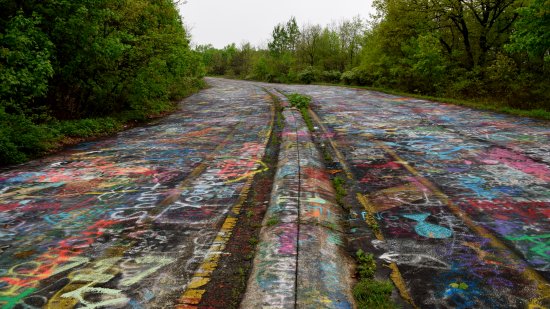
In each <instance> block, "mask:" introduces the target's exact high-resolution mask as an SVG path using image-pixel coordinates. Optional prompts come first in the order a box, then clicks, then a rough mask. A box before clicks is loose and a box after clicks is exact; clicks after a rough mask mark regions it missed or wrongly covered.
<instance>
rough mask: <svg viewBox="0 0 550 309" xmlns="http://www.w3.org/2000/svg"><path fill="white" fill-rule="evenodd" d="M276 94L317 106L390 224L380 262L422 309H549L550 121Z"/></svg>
mask: <svg viewBox="0 0 550 309" xmlns="http://www.w3.org/2000/svg"><path fill="white" fill-rule="evenodd" d="M275 87H276V88H278V89H281V90H282V91H286V92H297V93H303V94H307V95H310V96H312V97H313V100H314V104H313V106H312V111H313V114H312V116H313V118H316V117H317V118H318V121H319V124H318V125H319V126H320V132H319V134H318V135H319V139H320V140H321V141H322V142H326V143H327V144H328V143H332V144H333V145H334V146H335V148H336V149H337V150H338V152H339V154H340V155H341V159H342V160H343V161H344V167H347V168H348V170H349V172H350V174H352V175H350V176H351V178H353V180H354V184H355V186H356V192H357V193H358V194H359V196H358V199H359V200H360V201H361V202H362V203H363V204H364V206H365V208H366V210H365V212H371V213H372V214H373V215H374V216H375V217H376V219H377V220H378V224H379V225H380V228H381V233H379V235H378V239H376V240H373V245H374V247H376V248H377V249H379V252H380V253H379V255H378V257H379V258H380V259H382V260H385V261H386V262H388V263H389V262H393V263H395V264H397V266H398V267H399V270H400V275H401V277H402V279H403V281H402V282H403V283H404V285H405V286H402V287H401V289H402V290H403V291H402V292H403V294H409V295H406V296H410V297H412V299H413V301H414V304H415V305H416V306H419V307H422V308H448V307H450V308H511V307H514V308H515V307H518V308H522V307H527V306H530V308H548V307H549V306H550V298H549V297H550V286H549V285H548V280H550V220H549V219H550V123H549V122H543V121H536V120H532V119H528V118H521V117H512V116H507V115H502V114H496V113H491V112H483V111H478V110H473V109H469V108H464V107H459V106H454V105H449V104H440V103H433V102H428V101H424V100H418V99H412V98H404V97H399V96H394V95H388V94H383V93H379V92H370V91H364V90H356V89H346V88H337V87H325V86H275ZM323 128H324V130H323ZM365 212H363V213H362V215H363V217H364V216H365Z"/></svg>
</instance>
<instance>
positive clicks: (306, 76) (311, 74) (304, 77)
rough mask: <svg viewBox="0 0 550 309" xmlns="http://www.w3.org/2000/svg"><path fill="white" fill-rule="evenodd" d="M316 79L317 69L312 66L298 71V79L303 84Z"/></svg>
mask: <svg viewBox="0 0 550 309" xmlns="http://www.w3.org/2000/svg"><path fill="white" fill-rule="evenodd" d="M316 80H317V71H316V70H315V69H314V68H313V67H308V68H306V69H304V70H303V71H301V72H300V73H298V81H300V82H301V83H304V84H311V83H312V82H314V81H316Z"/></svg>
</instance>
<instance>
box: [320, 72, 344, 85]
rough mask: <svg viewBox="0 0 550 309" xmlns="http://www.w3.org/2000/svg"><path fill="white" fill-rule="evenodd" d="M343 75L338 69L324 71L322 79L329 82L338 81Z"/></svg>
mask: <svg viewBox="0 0 550 309" xmlns="http://www.w3.org/2000/svg"><path fill="white" fill-rule="evenodd" d="M341 77H342V73H340V72H338V71H323V73H321V80H322V81H324V82H327V83H338V82H340V78H341Z"/></svg>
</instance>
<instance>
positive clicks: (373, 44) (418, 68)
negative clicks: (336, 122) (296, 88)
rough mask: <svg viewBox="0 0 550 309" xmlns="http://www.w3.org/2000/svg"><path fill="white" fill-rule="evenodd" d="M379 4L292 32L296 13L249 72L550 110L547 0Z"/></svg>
mask: <svg viewBox="0 0 550 309" xmlns="http://www.w3.org/2000/svg"><path fill="white" fill-rule="evenodd" d="M524 5H527V6H526V7H524ZM374 7H375V8H376V10H377V12H376V14H375V15H374V16H373V17H374V19H373V20H372V21H371V22H370V23H369V24H368V27H367V24H366V23H365V22H364V21H362V20H361V18H359V17H355V18H353V19H351V20H343V21H342V22H340V23H338V24H332V25H330V26H325V27H323V26H321V25H303V26H302V27H301V29H300V31H295V30H294V31H293V33H294V34H295V36H293V38H292V40H290V39H289V29H290V28H293V29H297V26H296V21H295V20H294V19H292V20H291V22H289V23H287V24H279V25H277V26H276V27H275V28H274V29H273V33H272V37H271V40H270V44H269V49H267V50H261V49H258V50H253V51H252V53H251V54H252V56H250V57H247V58H246V60H244V61H245V62H247V61H248V62H250V63H249V65H247V66H243V67H244V69H243V70H248V72H247V73H246V74H244V75H243V74H240V77H242V76H245V77H246V78H249V79H255V80H262V81H268V82H285V83H304V84H309V83H314V82H328V83H338V82H342V83H344V84H348V85H366V86H370V87H377V88H386V89H393V90H398V91H404V92H407V93H415V94H425V95H432V96H444V97H450V98H457V99H475V100H481V101H491V102H492V103H494V104H495V105H499V106H500V107H501V108H515V109H540V110H547V111H548V110H550V104H549V103H548V102H550V84H549V83H548V82H547V81H548V80H549V79H550V76H549V74H550V70H549V68H550V66H549V63H550V60H549V59H550V28H549V27H550V26H549V25H550V17H549V16H550V13H549V12H550V9H549V2H548V1H547V0H531V1H530V2H528V3H526V2H522V1H519V0H473V1H460V0H449V1H443V2H441V1H439V2H438V1H435V2H434V1H427V0H421V1H413V2H411V1H406V0H376V1H375V2H374ZM290 25H292V27H290ZM289 42H292V43H289ZM239 52H244V49H242V50H239V49H238V50H237V52H236V53H239ZM226 68H227V69H226V72H231V70H229V68H230V64H227V65H226ZM208 71H209V72H210V73H211V74H212V73H213V70H212V67H209V70H208ZM214 73H215V72H214ZM218 73H220V72H218ZM222 74H227V73H222Z"/></svg>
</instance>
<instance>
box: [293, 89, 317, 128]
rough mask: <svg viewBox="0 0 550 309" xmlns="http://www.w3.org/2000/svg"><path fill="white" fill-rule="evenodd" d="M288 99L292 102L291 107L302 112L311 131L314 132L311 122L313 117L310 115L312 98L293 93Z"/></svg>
mask: <svg viewBox="0 0 550 309" xmlns="http://www.w3.org/2000/svg"><path fill="white" fill-rule="evenodd" d="M286 97H287V98H288V101H289V102H290V106H292V107H296V108H297V109H298V110H299V111H300V113H301V114H302V117H303V119H304V122H305V123H306V126H307V128H308V129H309V131H310V132H313V131H314V128H313V120H311V117H310V116H309V113H308V109H309V104H310V103H311V97H310V96H307V95H303V94H299V93H291V94H289V95H287V96H286Z"/></svg>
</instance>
